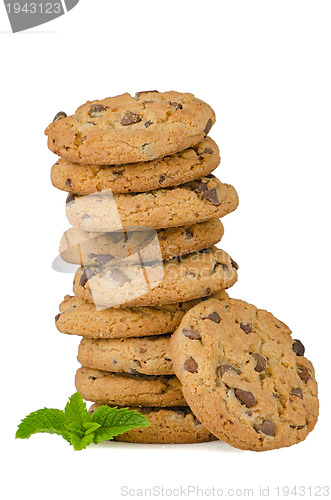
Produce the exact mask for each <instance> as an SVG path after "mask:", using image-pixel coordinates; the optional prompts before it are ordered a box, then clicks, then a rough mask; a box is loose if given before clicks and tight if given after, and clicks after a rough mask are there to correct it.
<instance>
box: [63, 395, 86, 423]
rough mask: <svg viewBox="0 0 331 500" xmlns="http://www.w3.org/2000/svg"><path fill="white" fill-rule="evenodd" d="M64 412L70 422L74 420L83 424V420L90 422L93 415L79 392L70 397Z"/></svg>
mask: <svg viewBox="0 0 331 500" xmlns="http://www.w3.org/2000/svg"><path fill="white" fill-rule="evenodd" d="M64 413H65V417H66V422H67V423H68V424H70V423H72V422H78V423H81V424H82V423H83V422H89V421H90V420H91V415H90V414H89V413H88V411H87V410H86V403H85V402H84V400H83V398H82V395H81V394H80V393H79V392H75V394H73V395H72V396H71V397H70V398H69V401H68V403H67V404H66V407H65V409H64Z"/></svg>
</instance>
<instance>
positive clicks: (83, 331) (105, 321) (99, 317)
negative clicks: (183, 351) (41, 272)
mask: <svg viewBox="0 0 331 500" xmlns="http://www.w3.org/2000/svg"><path fill="white" fill-rule="evenodd" d="M212 297H215V298H218V299H219V300H228V298H229V296H228V294H227V293H226V292H225V291H224V290H222V291H221V292H218V293H215V294H213V295H212ZM207 298H208V297H207ZM201 300H206V299H204V298H202V299H196V300H189V301H187V302H181V303H179V304H165V305H163V306H154V307H131V308H125V309H115V308H108V309H100V310H98V309H97V308H96V306H95V305H94V304H92V303H91V302H87V301H85V300H83V299H80V298H79V297H71V296H70V295H66V296H65V297H64V300H63V302H62V303H61V304H60V313H59V314H57V316H56V317H55V324H56V327H57V329H58V330H59V331H60V332H62V333H66V334H69V335H80V336H82V337H87V338H94V339H95V338H96V339H103V338H104V339H107V338H110V339H118V338H132V337H146V336H149V335H162V334H165V333H169V332H173V331H174V330H175V329H176V328H177V327H178V326H179V324H180V322H181V320H182V319H183V317H184V314H185V313H186V312H187V311H188V310H189V309H190V308H191V307H193V306H195V305H196V304H198V303H199V302H200V301H201Z"/></svg>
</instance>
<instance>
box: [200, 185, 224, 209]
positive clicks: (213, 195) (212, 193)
mask: <svg viewBox="0 0 331 500" xmlns="http://www.w3.org/2000/svg"><path fill="white" fill-rule="evenodd" d="M218 193H219V191H218V189H217V188H216V187H213V188H211V189H208V190H207V191H205V192H204V195H203V197H204V199H205V200H207V201H209V202H210V203H212V204H213V205H215V206H216V207H217V206H218V205H220V204H221V202H220V199H219V197H218Z"/></svg>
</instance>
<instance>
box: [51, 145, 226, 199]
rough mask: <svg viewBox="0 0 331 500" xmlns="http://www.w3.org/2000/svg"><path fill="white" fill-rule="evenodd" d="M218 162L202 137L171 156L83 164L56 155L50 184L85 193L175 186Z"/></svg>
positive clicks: (216, 153)
mask: <svg viewBox="0 0 331 500" xmlns="http://www.w3.org/2000/svg"><path fill="white" fill-rule="evenodd" d="M219 163H220V156H219V150H218V147H217V145H216V143H215V142H214V141H213V140H212V139H210V138H209V137H206V138H205V139H204V140H203V141H202V142H200V143H199V144H197V145H196V146H194V147H192V148H189V149H185V151H181V152H179V153H176V154H174V155H171V156H165V157H164V158H158V159H156V160H152V161H148V162H138V163H130V164H127V165H113V166H108V165H100V166H97V165H84V164H79V163H72V162H69V161H67V160H64V159H63V158H60V159H59V160H58V161H57V162H56V163H55V165H53V167H52V171H51V180H52V183H53V186H55V187H57V188H58V189H62V190H63V191H68V192H69V193H74V194H78V195H85V194H91V193H95V192H97V191H103V190H105V189H111V190H112V192H113V193H134V192H135V193H139V192H145V191H151V190H153V189H159V188H165V187H169V186H178V184H184V183H185V182H188V181H192V180H194V179H199V178H200V177H204V176H205V175H208V174H210V173H211V172H212V171H213V170H215V168H216V167H217V166H218V165H219Z"/></svg>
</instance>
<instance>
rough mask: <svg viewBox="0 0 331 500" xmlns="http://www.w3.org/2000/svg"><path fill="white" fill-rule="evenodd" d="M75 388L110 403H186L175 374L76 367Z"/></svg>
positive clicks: (93, 399)
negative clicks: (134, 373)
mask: <svg viewBox="0 0 331 500" xmlns="http://www.w3.org/2000/svg"><path fill="white" fill-rule="evenodd" d="M75 384H76V389H77V391H79V392H80V393H81V395H82V396H83V398H84V399H86V400H87V401H94V402H95V403H102V404H111V405H119V406H126V405H129V406H130V405H133V406H182V405H187V403H186V401H185V399H184V396H183V393H182V388H181V384H180V382H179V380H178V378H177V377H175V376H174V375H169V376H160V377H154V376H152V375H131V374H128V373H110V372H106V371H102V370H93V369H91V368H84V367H82V368H80V369H79V370H77V373H76V379H75Z"/></svg>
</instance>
